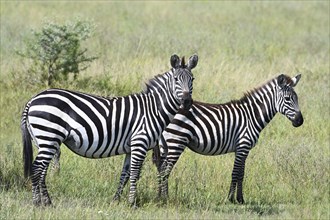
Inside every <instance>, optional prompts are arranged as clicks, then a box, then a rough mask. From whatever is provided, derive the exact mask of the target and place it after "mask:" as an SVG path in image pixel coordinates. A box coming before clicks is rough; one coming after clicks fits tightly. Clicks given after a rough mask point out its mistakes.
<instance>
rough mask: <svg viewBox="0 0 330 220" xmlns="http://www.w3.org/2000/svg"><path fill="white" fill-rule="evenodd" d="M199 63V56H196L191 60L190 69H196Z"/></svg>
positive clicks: (189, 62)
mask: <svg viewBox="0 0 330 220" xmlns="http://www.w3.org/2000/svg"><path fill="white" fill-rule="evenodd" d="M197 63H198V56H197V54H194V55H192V56H191V57H190V58H189V61H188V68H189V69H194V68H195V67H196V66H197Z"/></svg>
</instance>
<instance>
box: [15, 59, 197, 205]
mask: <svg viewBox="0 0 330 220" xmlns="http://www.w3.org/2000/svg"><path fill="white" fill-rule="evenodd" d="M170 62H171V66H172V69H171V70H170V71H169V72H166V73H164V74H162V75H158V76H156V77H154V78H153V79H151V80H150V81H149V82H148V83H147V86H146V89H145V90H144V91H143V92H141V93H139V94H132V95H128V96H124V97H114V98H112V99H107V98H103V97H98V96H94V95H90V94H84V93H80V92H74V91H68V90H63V89H48V90H46V91H43V92H41V93H39V94H38V95H36V96H34V97H33V98H32V99H31V100H30V101H29V102H28V103H27V104H26V107H25V109H24V111H23V114H22V121H21V129H22V136H23V158H24V171H25V176H26V177H31V179H32V198H33V203H34V204H35V205H40V204H43V205H49V204H51V199H50V197H49V194H48V191H47V187H46V184H45V179H46V174H47V168H48V166H49V163H50V161H51V160H52V158H53V157H54V154H55V153H57V152H59V150H60V146H61V144H62V143H64V144H65V145H66V146H67V147H68V148H69V149H70V150H72V151H73V152H74V153H76V154H78V155H80V156H83V157H87V158H105V157H110V156H114V155H120V154H126V155H128V156H127V158H129V159H130V164H131V167H130V172H131V176H130V183H131V184H130V193H129V202H130V203H131V204H135V200H136V184H137V180H138V179H139V174H140V169H141V166H142V163H143V161H144V159H145V156H146V152H147V150H148V149H151V148H153V147H154V146H155V145H156V144H157V143H158V139H159V136H160V135H161V133H162V132H163V130H164V129H165V127H166V126H167V125H168V124H169V123H170V121H171V120H172V119H173V117H174V115H175V114H176V112H177V111H178V109H179V107H183V108H186V109H188V108H190V106H191V103H192V99H191V94H192V82H193V75H192V73H191V70H192V69H193V68H194V67H195V66H196V65H197V62H198V57H197V55H194V56H191V57H190V59H189V62H188V64H187V65H186V64H185V62H184V59H182V60H180V58H179V57H178V56H177V55H173V56H172V57H171V59H170ZM31 138H32V139H33V140H34V143H35V144H36V146H37V147H38V155H37V156H36V158H35V160H34V162H33V163H32V161H33V155H32V154H33V150H32V143H31Z"/></svg>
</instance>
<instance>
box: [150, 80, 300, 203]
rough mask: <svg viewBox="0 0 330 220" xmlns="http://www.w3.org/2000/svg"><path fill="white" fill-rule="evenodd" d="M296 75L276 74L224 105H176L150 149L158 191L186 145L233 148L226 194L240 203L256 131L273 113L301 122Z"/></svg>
mask: <svg viewBox="0 0 330 220" xmlns="http://www.w3.org/2000/svg"><path fill="white" fill-rule="evenodd" d="M300 77H301V74H299V75H297V76H295V77H293V78H290V77H289V76H287V75H283V74H281V75H279V76H277V77H276V78H273V79H272V80H270V81H268V82H267V83H265V84H263V85H262V86H261V87H259V88H256V89H254V90H252V91H250V92H248V93H245V95H244V96H243V97H242V98H241V99H239V100H233V101H230V102H228V103H225V104H209V103H202V102H197V101H196V102H195V101H194V103H193V105H192V107H191V108H190V110H184V109H182V110H179V112H178V113H177V114H176V115H175V117H174V119H173V121H172V122H171V123H170V124H169V125H168V126H167V128H166V129H165V131H164V132H163V134H162V137H161V138H160V143H159V148H154V154H155V156H156V159H157V161H156V162H157V163H156V165H157V164H158V165H157V166H158V171H159V175H160V176H159V178H160V179H159V181H160V182H159V184H160V185H159V196H160V197H163V198H165V199H166V198H167V197H168V178H169V175H170V173H171V171H172V169H173V166H174V165H175V164H176V162H177V161H178V159H179V157H180V155H181V154H182V152H183V151H184V149H185V147H188V148H189V149H191V150H192V151H194V152H196V153H198V154H203V155H221V154H226V153H230V152H235V161H234V168H233V170H232V179H231V184H230V190H229V195H228V199H229V201H230V202H232V203H235V202H236V201H235V191H236V188H237V195H236V200H237V202H238V203H240V204H243V203H244V199H243V188H242V187H243V186H242V185H243V178H244V168H245V160H246V158H247V156H248V154H249V151H250V150H251V149H252V148H253V147H254V146H255V145H256V143H257V141H258V138H259V134H260V132H261V131H262V129H264V128H265V127H266V125H267V124H268V123H269V122H270V121H271V120H272V118H273V117H274V116H275V114H276V113H277V112H280V113H282V114H283V115H285V116H286V117H287V118H288V119H289V120H290V121H291V122H292V125H293V126H294V127H299V126H301V125H302V124H303V121H304V120H303V116H302V114H301V111H300V109H299V106H298V96H297V94H296V92H295V91H294V88H293V87H295V86H296V85H297V83H298V82H299V80H300Z"/></svg>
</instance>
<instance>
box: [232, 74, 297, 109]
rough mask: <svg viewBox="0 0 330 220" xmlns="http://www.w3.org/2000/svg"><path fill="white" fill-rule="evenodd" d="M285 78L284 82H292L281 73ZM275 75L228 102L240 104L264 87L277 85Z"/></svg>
mask: <svg viewBox="0 0 330 220" xmlns="http://www.w3.org/2000/svg"><path fill="white" fill-rule="evenodd" d="M283 76H284V77H285V79H286V82H288V83H293V81H292V79H291V77H289V76H287V75H283ZM277 78H278V76H277V77H275V78H273V79H271V80H269V81H268V82H266V83H264V84H263V85H261V86H259V87H257V88H254V89H252V90H250V91H247V92H245V93H244V96H243V97H242V98H240V99H238V100H232V101H230V102H229V103H233V104H242V103H245V102H247V101H248V100H249V98H251V97H254V96H255V95H258V94H259V91H260V90H262V89H264V88H266V87H274V85H277Z"/></svg>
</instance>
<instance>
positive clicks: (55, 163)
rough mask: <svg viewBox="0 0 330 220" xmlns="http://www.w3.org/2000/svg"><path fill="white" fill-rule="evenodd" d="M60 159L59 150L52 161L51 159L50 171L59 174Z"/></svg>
mask: <svg viewBox="0 0 330 220" xmlns="http://www.w3.org/2000/svg"><path fill="white" fill-rule="evenodd" d="M60 158H61V150H60V149H59V150H58V151H57V152H56V153H55V155H54V159H53V163H52V170H54V171H55V172H56V173H59V172H60V168H61V167H60Z"/></svg>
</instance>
